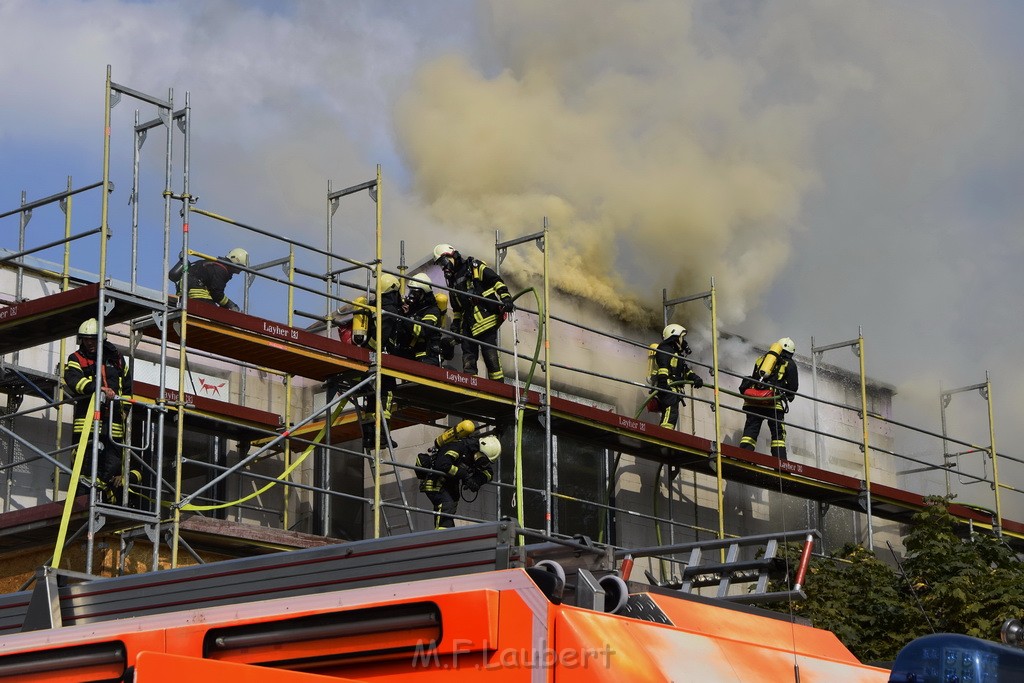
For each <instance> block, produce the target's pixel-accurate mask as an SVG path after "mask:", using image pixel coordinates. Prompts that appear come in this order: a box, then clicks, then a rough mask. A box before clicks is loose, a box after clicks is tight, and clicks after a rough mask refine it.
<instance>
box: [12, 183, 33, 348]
mask: <svg viewBox="0 0 1024 683" xmlns="http://www.w3.org/2000/svg"><path fill="white" fill-rule="evenodd" d="M27 198H28V194H27V193H26V192H25V190H22V191H21V205H22V206H25V204H26V203H27V202H26V199H27ZM30 220H32V209H29V210H28V211H22V212H21V213H19V214H18V251H19V252H21V251H25V232H26V229H27V228H28V222H29V221H30ZM21 261H22V260H21V259H18V276H17V281H16V283H15V285H14V300H15V302H18V301H21V300H22V298H24V297H23V291H22V290H23V289H24V287H25V269H24V268H22V267H21ZM14 358H15V361H14V362H15V363H17V362H18V361H17V358H18V354H17V353H15V354H14Z"/></svg>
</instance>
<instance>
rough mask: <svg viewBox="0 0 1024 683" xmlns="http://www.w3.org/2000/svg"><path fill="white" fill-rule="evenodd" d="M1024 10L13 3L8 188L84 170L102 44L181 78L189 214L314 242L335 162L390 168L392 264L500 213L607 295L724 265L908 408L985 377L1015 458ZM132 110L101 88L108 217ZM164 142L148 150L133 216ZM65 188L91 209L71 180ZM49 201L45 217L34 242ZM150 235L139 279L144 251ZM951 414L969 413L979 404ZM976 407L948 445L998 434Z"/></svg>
mask: <svg viewBox="0 0 1024 683" xmlns="http://www.w3.org/2000/svg"><path fill="white" fill-rule="evenodd" d="M1022 13H1024V6H1022V5H1020V4H1019V3H1002V2H974V3H961V2H953V1H949V2H942V1H935V0H907V1H906V2H900V3H891V2H881V1H879V2H849V1H848V0H847V1H838V0H837V1H827V2H826V1H819V2H801V3H796V2H779V3H751V2H745V1H741V0H733V1H730V0H724V1H721V2H710V1H707V2H705V1H694V2H683V1H680V0H637V1H636V2H628V3H623V2H615V1H612V0H608V1H604V0H565V1H563V2H545V1H542V0H523V1H521V2H514V3H509V2H483V1H481V2H475V1H472V0H445V1H443V2H442V1H439V0H395V1H392V2H386V3H382V2H328V1H326V0H321V1H313V0H311V1H306V2H289V1H287V0H282V2H273V3H270V2H241V1H240V0H238V1H233V2H232V1H225V0H213V1H208V2H200V1H198V0H193V1H191V2H190V1H185V2H171V1H169V0H168V1H160V0H157V1H153V2H146V3H136V2H121V1H118V0H90V1H88V2H85V1H79V0H31V1H30V0H6V2H4V3H2V4H0V93H3V95H2V96H3V107H2V108H0V211H6V210H8V209H11V208H14V207H15V206H16V205H17V202H18V200H19V197H20V192H21V191H22V190H25V191H27V193H28V196H29V198H30V199H32V198H37V197H40V196H44V195H48V194H51V193H53V192H56V191H58V190H60V189H62V188H63V187H64V183H65V178H66V177H67V175H69V174H70V175H73V176H74V178H75V181H76V184H85V183H87V182H93V181H94V180H97V179H99V172H100V162H101V158H102V157H101V153H102V94H103V79H104V74H105V68H106V65H107V64H111V65H112V66H113V76H114V80H115V81H116V82H119V83H122V84H124V85H127V86H129V87H132V88H135V89H137V90H141V91H144V92H147V93H150V94H153V95H157V96H165V95H166V94H167V90H168V88H173V89H174V93H175V99H176V104H179V105H180V103H182V102H183V100H184V95H185V92H186V91H187V92H188V93H189V97H190V99H191V105H192V109H193V115H194V120H193V136H194V139H193V147H192V155H193V158H192V168H191V181H192V189H193V192H194V193H195V194H197V195H199V197H200V202H199V206H201V207H202V208H205V209H207V210H210V211H215V212H218V213H222V214H226V215H229V216H231V217H234V218H236V219H238V220H240V221H243V222H246V223H250V224H253V225H257V226H259V227H262V228H264V229H268V230H272V231H274V232H278V233H280V234H286V235H290V236H292V237H294V238H296V239H301V240H307V241H309V242H310V243H313V244H316V245H317V246H324V244H325V239H326V238H325V229H324V225H325V220H326V219H325V210H326V207H325V199H324V196H325V193H326V186H327V181H328V179H330V180H332V182H333V183H334V187H335V188H340V187H343V186H347V185H350V184H355V183H358V182H361V181H363V180H367V179H369V178H371V177H372V176H373V174H374V173H375V166H376V164H378V163H380V164H382V166H383V169H384V174H385V179H386V183H387V185H386V186H385V189H386V192H387V194H386V203H385V207H386V216H385V221H386V226H387V231H388V232H387V233H386V234H387V237H388V243H387V247H386V252H385V258H386V260H387V261H388V262H389V263H390V264H391V265H395V264H396V263H397V256H398V247H397V240H398V239H404V240H406V253H407V257H408V258H409V260H410V261H417V260H418V259H419V258H420V257H421V256H424V255H425V254H426V252H427V250H428V249H429V247H430V246H432V245H433V244H434V243H436V242H438V241H442V240H443V241H452V242H456V243H458V244H459V245H465V246H466V247H467V249H466V250H467V251H475V252H477V253H480V254H482V255H487V254H489V253H490V247H489V245H491V244H492V242H493V235H494V232H493V231H494V229H495V228H496V227H500V228H501V229H502V231H503V234H504V235H507V236H514V235H518V234H526V233H530V232H534V231H536V230H538V229H540V225H541V221H542V219H543V217H544V216H548V217H549V220H550V221H551V224H552V230H553V247H554V248H553V251H552V257H553V259H554V261H555V267H556V269H557V271H558V273H559V277H560V278H561V279H560V281H559V283H558V284H559V286H560V287H562V288H563V289H566V290H571V291H573V292H574V293H576V294H578V295H580V296H584V297H587V298H590V299H592V300H593V301H595V302H596V303H597V304H598V305H600V306H603V307H605V308H608V309H609V310H612V311H614V312H615V313H618V314H621V315H625V316H630V315H632V314H633V313H634V312H635V310H636V309H635V307H632V306H630V305H625V304H620V301H621V300H622V299H629V300H633V299H635V300H636V301H639V302H641V303H646V304H653V303H656V302H658V301H659V300H660V294H661V290H662V288H667V289H669V291H670V292H675V293H678V294H685V293H690V292H696V291H702V290H703V289H706V287H707V282H708V279H709V278H710V277H711V276H715V278H716V284H717V287H718V291H719V295H720V299H721V302H722V317H723V326H724V327H725V328H726V329H730V330H734V331H737V332H740V333H742V334H745V335H747V336H749V337H750V338H752V339H755V340H759V341H762V342H769V341H772V340H774V339H777V338H778V337H780V336H791V337H793V338H794V339H796V340H797V343H798V345H799V346H800V349H799V350H800V351H801V352H806V351H807V350H808V347H809V344H810V340H811V338H812V337H813V338H814V339H815V341H816V342H817V343H819V344H824V343H831V342H836V341H842V340H846V339H851V338H854V337H856V336H857V333H858V329H863V331H864V335H865V339H866V344H867V350H868V356H867V360H868V370H869V372H870V373H871V374H872V375H873V376H875V377H877V378H878V379H879V380H882V381H884V382H887V383H890V384H893V385H895V386H896V387H897V389H898V390H899V392H900V395H901V403H900V407H899V410H900V411H902V412H901V413H900V414H898V415H897V417H898V418H902V419H910V418H915V419H918V418H919V419H922V420H926V421H930V423H931V424H930V425H929V426H930V427H932V428H937V420H938V409H937V405H938V391H939V386H940V384H941V385H942V386H945V388H947V389H948V388H951V387H957V386H962V385H969V384H974V383H977V382H981V381H984V375H985V372H986V370H987V371H990V372H992V373H993V378H994V389H993V394H994V398H995V405H996V408H997V411H996V424H997V438H998V442H999V446H1000V450H1001V451H1005V452H1008V453H1012V454H1015V455H1017V456H1018V457H1024V452H1021V451H1020V450H1019V444H1020V443H1021V439H1022V438H1024V427H1022V426H1020V425H1018V422H1019V420H1018V417H1017V412H1018V409H1017V407H1018V406H1019V405H1021V400H1022V399H1024V390H1022V389H1021V387H1024V366H1021V364H1020V363H1019V362H1018V356H1019V354H1018V353H1017V347H1018V346H1019V340H1020V339H1022V338H1024V322H1022V320H1024V316H1021V314H1020V310H1019V309H1020V305H1019V301H1018V299H1019V292H1020V291H1022V289H1024V275H1022V269H1021V267H1020V263H1022V262H1024V231H1022V230H1021V224H1022V219H1024V198H1022V197H1024V192H1021V191H1020V187H1021V181H1022V179H1024V145H1022V136H1021V132H1022V131H1021V124H1020V117H1019V112H1020V111H1022V110H1024V108H1022V104H1024V102H1022V99H1024V92H1022V83H1024V79H1021V78H1020V77H1019V73H1020V67H1021V66H1022V60H1024V53H1022V51H1024V48H1022V46H1021V43H1020V41H1019V36H1020V35H1021V34H1022V29H1024V21H1022ZM135 107H136V104H135V103H134V102H128V101H127V100H126V101H124V102H122V104H121V105H119V106H118V107H117V108H115V110H114V132H113V134H112V140H113V145H114V162H113V166H114V171H113V172H114V176H115V180H116V182H117V185H118V187H117V190H116V191H115V193H114V195H113V196H112V199H111V201H112V204H111V206H112V211H113V212H114V213H113V214H112V217H111V220H112V225H114V227H115V230H116V231H117V232H118V234H123V233H124V231H125V230H126V229H127V220H128V219H127V210H128V204H127V183H128V182H129V179H130V175H129V173H130V161H131V137H130V132H129V131H130V128H131V124H132V120H133V115H134V109H135ZM151 116H152V112H151V111H147V110H145V109H144V110H143V113H142V118H143V120H146V119H148V118H150V117H151ZM161 144H162V142H161V140H160V138H159V136H157V135H154V136H153V137H151V138H150V139H149V140H148V141H147V143H146V146H145V147H144V154H143V156H144V166H143V177H144V187H143V204H144V205H145V211H144V222H145V229H146V230H147V232H146V235H147V236H149V237H148V239H153V236H154V235H159V230H158V229H159V222H160V220H161V219H160V200H159V188H160V186H161V183H162V181H161V176H160V166H159V164H160V162H161V159H162V153H161V149H160V145H161ZM175 154H176V164H177V163H180V162H179V160H180V150H178V151H176V152H175ZM176 168H180V166H176ZM147 193H148V194H147ZM141 207H142V204H140V208H141ZM76 211H77V212H79V213H76V215H80V216H81V217H82V221H81V223H79V224H78V227H79V228H80V229H86V228H87V227H93V225H92V224H94V223H95V222H96V220H95V219H94V218H92V217H95V216H98V212H93V213H90V211H93V206H92V205H91V204H90V200H89V199H87V198H85V197H83V198H82V201H81V202H80V203H79V204H78V205H77V209H76ZM335 219H336V221H337V224H338V230H339V231H338V233H337V234H336V236H335V244H336V251H343V252H345V253H346V254H348V255H351V256H354V257H357V258H367V257H368V256H369V255H370V253H371V251H372V239H371V237H372V207H371V205H370V204H369V202H368V201H364V198H353V200H352V201H351V202H345V203H343V204H342V209H341V210H340V211H339V214H337V215H336V216H335ZM7 220H8V221H10V219H7ZM76 223H77V221H76ZM55 224H56V220H55V219H53V218H48V217H47V216H46V215H44V214H43V213H42V212H40V213H38V214H37V216H36V217H35V218H34V219H33V224H32V229H33V231H34V232H32V236H31V238H30V243H33V242H32V240H38V242H35V243H40V242H42V241H45V239H44V236H45V235H47V234H48V232H47V231H49V230H54V229H56V227H59V226H56V227H55ZM0 228H2V229H3V230H5V234H8V235H9V234H10V233H11V231H13V230H15V229H16V224H15V223H9V222H4V223H3V224H2V225H0ZM175 234H176V235H177V233H175ZM118 239H120V238H118ZM175 239H178V238H177V237H175ZM239 239H245V240H248V241H247V242H246V246H249V247H250V250H251V251H252V252H253V258H254V261H257V262H258V261H262V260H270V259H273V258H277V257H279V256H282V255H283V254H284V252H283V251H282V249H281V247H280V245H276V244H274V243H272V242H271V241H270V240H265V239H251V240H250V239H249V238H247V237H244V236H240V235H239V234H238V233H237V232H236V231H234V230H233V229H229V228H225V227H224V226H221V225H218V224H215V223H211V222H209V221H205V220H200V219H197V220H195V221H194V223H193V232H192V240H193V247H194V248H197V249H202V250H209V251H213V252H223V251H226V250H227V249H228V248H230V247H232V246H235V244H236V243H237V242H238V240H239ZM148 244H150V242H147V245H148ZM339 244H343V245H344V247H339V246H337V245H339ZM4 246H7V244H4ZM121 254H122V258H123V259H124V258H126V257H124V256H123V252H121ZM140 258H141V259H142V260H143V262H144V271H145V272H146V273H147V275H148V276H151V275H152V274H153V273H157V274H159V270H158V269H156V268H155V266H156V264H157V261H158V258H159V252H158V251H157V250H155V248H150V247H149V246H146V248H145V249H144V251H143V254H142V255H141V256H140ZM517 258H519V257H517ZM507 265H508V267H509V268H520V269H522V270H524V271H531V270H535V269H536V268H537V267H538V266H537V264H536V263H535V262H530V261H528V260H516V259H512V260H511V261H510V262H508V264H507ZM314 266H315V264H314V265H313V266H310V267H314ZM315 267H316V268H319V267H322V266H315ZM684 322H687V323H688V324H690V325H691V327H694V328H699V326H700V325H701V321H699V320H693V321H684ZM833 353H834V352H833ZM827 360H830V361H832V360H836V361H838V360H840V359H839V358H834V357H833V356H832V355H830V356H829V358H828V359H827ZM850 360H851V359H846V361H844V362H843V364H845V365H852V363H851V362H849V361H850ZM972 403H978V404H980V405H978V406H975V405H972ZM964 406H965V413H969V420H968V421H969V422H970V424H969V425H967V426H965V427H964V429H965V430H968V431H970V430H973V429H975V427H976V425H977V424H978V422H979V419H983V408H984V402H983V401H981V400H980V399H978V400H977V401H973V402H972V401H966V400H965V402H964ZM972 411H977V412H972ZM981 427H982V428H981V429H980V430H978V431H979V433H978V434H971V435H970V437H969V438H972V439H978V440H981V439H982V438H984V439H985V440H986V441H987V427H985V426H984V424H982V425H981Z"/></svg>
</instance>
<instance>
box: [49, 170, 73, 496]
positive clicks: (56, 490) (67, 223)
mask: <svg viewBox="0 0 1024 683" xmlns="http://www.w3.org/2000/svg"><path fill="white" fill-rule="evenodd" d="M71 187H72V186H71V176H68V196H67V197H65V198H64V199H63V200H61V208H62V209H63V210H64V240H65V241H64V261H63V264H62V267H61V278H60V291H62V292H66V291H68V284H69V280H70V277H69V273H70V270H71V242H70V241H69V240H70V239H71V206H72V203H73V202H72V198H71ZM57 354H58V355H57V359H58V363H59V365H58V380H57V381H58V385H57V392H58V395H59V394H60V393H62V392H63V389H62V388H61V386H62V385H61V382H62V380H63V378H64V366H65V364H66V363H67V357H68V350H67V340H66V339H65V338H64V337H61V338H60V346H59V350H58V351H57ZM55 438H56V442H57V448H58V449H60V447H61V443H62V442H63V441H64V402H63V401H61V402H59V403H57V433H56V437H55ZM60 475H61V471H60V468H59V467H54V468H53V501H54V502H57V496H58V495H60Z"/></svg>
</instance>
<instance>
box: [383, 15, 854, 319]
mask: <svg viewBox="0 0 1024 683" xmlns="http://www.w3.org/2000/svg"><path fill="white" fill-rule="evenodd" d="M693 12H694V9H693V7H692V6H691V5H690V4H689V3H685V2H679V1H678V0H642V1H640V2H630V3H621V2H614V1H609V2H594V1H592V0H585V1H584V0H579V1H577V2H560V3H556V4H552V3H547V2H539V1H538V2H525V3H520V2H517V3H515V4H514V5H511V4H508V3H497V2H496V3H493V4H492V5H491V11H490V13H489V18H490V25H489V27H488V28H489V31H488V35H489V36H490V37H491V39H492V41H493V42H492V43H491V45H492V47H493V51H494V53H493V55H492V56H493V60H494V61H495V62H496V63H497V64H499V65H500V68H498V69H494V70H487V69H486V68H485V67H482V66H479V65H474V64H473V63H471V62H470V61H469V59H467V58H466V57H463V56H447V57H443V58H439V59H437V60H434V61H433V62H431V63H430V64H428V65H426V66H425V67H424V68H422V69H421V70H420V71H419V73H418V75H417V77H416V79H415V81H414V83H413V86H412V88H411V90H410V91H408V92H407V93H406V94H405V95H404V97H403V98H401V99H400V101H399V103H398V105H397V111H396V121H397V126H398V130H399V139H400V141H401V145H402V149H403V151H404V154H405V157H406V159H407V161H408V163H409V164H410V166H411V167H412V169H413V171H414V176H415V184H416V190H417V192H418V193H419V194H420V195H421V197H422V198H423V199H424V201H425V202H426V203H427V205H428V206H429V208H430V210H431V211H432V212H433V214H434V216H435V217H436V218H437V219H438V220H439V222H442V223H444V224H447V225H450V226H453V227H454V228H456V229H458V230H459V231H461V232H462V234H466V235H472V234H473V233H477V234H483V235H487V234H493V231H494V229H495V228H501V229H502V233H503V235H508V236H517V235H522V234H529V233H531V232H535V231H537V230H539V229H540V226H541V225H542V220H543V218H544V217H547V219H548V221H549V224H550V229H551V241H552V245H551V247H552V248H551V251H550V259H551V261H550V272H551V279H552V282H553V284H554V286H556V287H557V288H559V289H560V290H563V291H567V292H571V293H573V294H577V295H579V296H583V297H587V298H589V299H591V300H593V301H594V302H596V303H598V304H599V305H601V306H602V307H604V308H605V309H606V310H607V311H609V312H611V313H613V314H614V315H616V316H619V317H621V318H623V319H624V320H628V321H641V320H643V321H646V320H649V319H650V316H649V311H650V309H653V308H655V307H656V306H657V304H659V303H660V298H661V290H662V288H666V289H668V292H669V296H670V297H675V296H682V295H686V294H691V293H695V292H699V291H704V290H706V289H707V288H708V284H709V281H710V278H711V277H712V276H715V277H716V278H720V279H721V280H722V281H726V282H728V283H729V292H730V295H729V296H728V298H727V299H725V301H724V303H725V305H724V306H723V308H722V310H721V313H722V317H723V319H724V320H726V321H738V320H742V319H743V318H744V317H745V315H746V308H747V306H749V305H750V303H751V302H755V301H756V300H757V293H758V292H760V291H761V290H763V289H764V288H765V287H766V286H767V285H769V284H770V283H771V282H772V280H773V278H774V276H775V274H776V273H778V272H779V269H781V268H782V267H783V266H784V265H785V264H786V261H787V258H788V255H789V251H790V249H789V244H790V242H791V236H792V233H793V232H794V231H795V230H798V229H799V227H800V225H799V214H800V208H801V200H802V198H803V196H804V195H805V193H806V192H807V191H808V190H809V189H810V188H812V187H813V186H814V184H815V181H816V174H815V172H814V169H813V166H812V165H811V163H810V161H809V159H808V154H807V149H806V148H807V138H808V131H810V130H812V129H813V125H814V122H815V121H816V120H817V119H819V118H820V117H821V116H822V115H823V114H824V113H825V112H827V111H828V110H829V108H830V107H831V106H832V105H831V104H830V102H834V101H835V99H836V98H834V97H830V96H828V95H827V94H826V95H824V96H823V94H822V91H821V89H820V88H817V87H814V88H812V87H807V88H804V90H803V91H800V90H799V89H796V88H794V90H793V92H789V93H787V94H786V96H785V97H781V96H779V95H778V93H776V92H775V91H774V90H772V89H770V88H767V87H766V82H767V81H768V78H769V75H770V74H767V73H766V71H765V67H763V66H762V65H761V58H762V57H763V55H761V54H759V50H750V51H746V52H744V51H743V50H736V49H734V48H735V45H733V44H732V42H733V41H738V40H741V39H744V38H745V37H744V36H736V35H732V36H730V35H728V34H727V33H726V32H723V31H717V30H716V31H708V30H707V28H706V27H705V28H703V29H702V30H701V31H700V32H697V31H695V30H694V17H693ZM725 48H728V49H725ZM760 49H763V50H772V49H782V48H781V46H776V47H775V48H773V47H772V46H771V45H762V46H761V48H760ZM802 75H803V76H805V77H806V78H808V79H815V78H822V79H824V78H826V77H828V78H830V79H832V84H831V85H830V87H829V88H828V89H827V92H828V93H835V92H837V91H838V92H841V91H842V90H843V89H844V88H846V87H856V86H858V85H859V76H858V75H857V74H856V73H850V74H844V73H843V72H842V71H841V70H839V73H838V74H837V73H836V72H834V71H831V70H827V69H824V68H821V69H820V71H819V73H818V74H817V75H816V74H815V73H813V72H810V73H804V74H802ZM837 76H838V77H839V81H840V83H839V84H838V85H837V83H836V82H835V81H836V78H837ZM450 239H451V241H455V239H456V238H455V237H451V238H450ZM507 267H511V268H522V269H524V270H527V271H531V270H532V271H536V270H538V269H539V256H538V255H536V254H535V253H534V252H532V251H531V252H527V251H524V252H523V253H522V254H521V255H518V254H517V258H516V259H512V260H510V261H509V262H508V266H507ZM659 317H660V316H659Z"/></svg>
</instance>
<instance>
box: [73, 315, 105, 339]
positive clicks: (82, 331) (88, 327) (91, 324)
mask: <svg viewBox="0 0 1024 683" xmlns="http://www.w3.org/2000/svg"><path fill="white" fill-rule="evenodd" d="M99 333H100V325H99V323H98V322H96V318H89V319H88V320H86V321H85V322H84V323H82V324H81V325H79V326H78V336H79V337H97V336H99Z"/></svg>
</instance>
